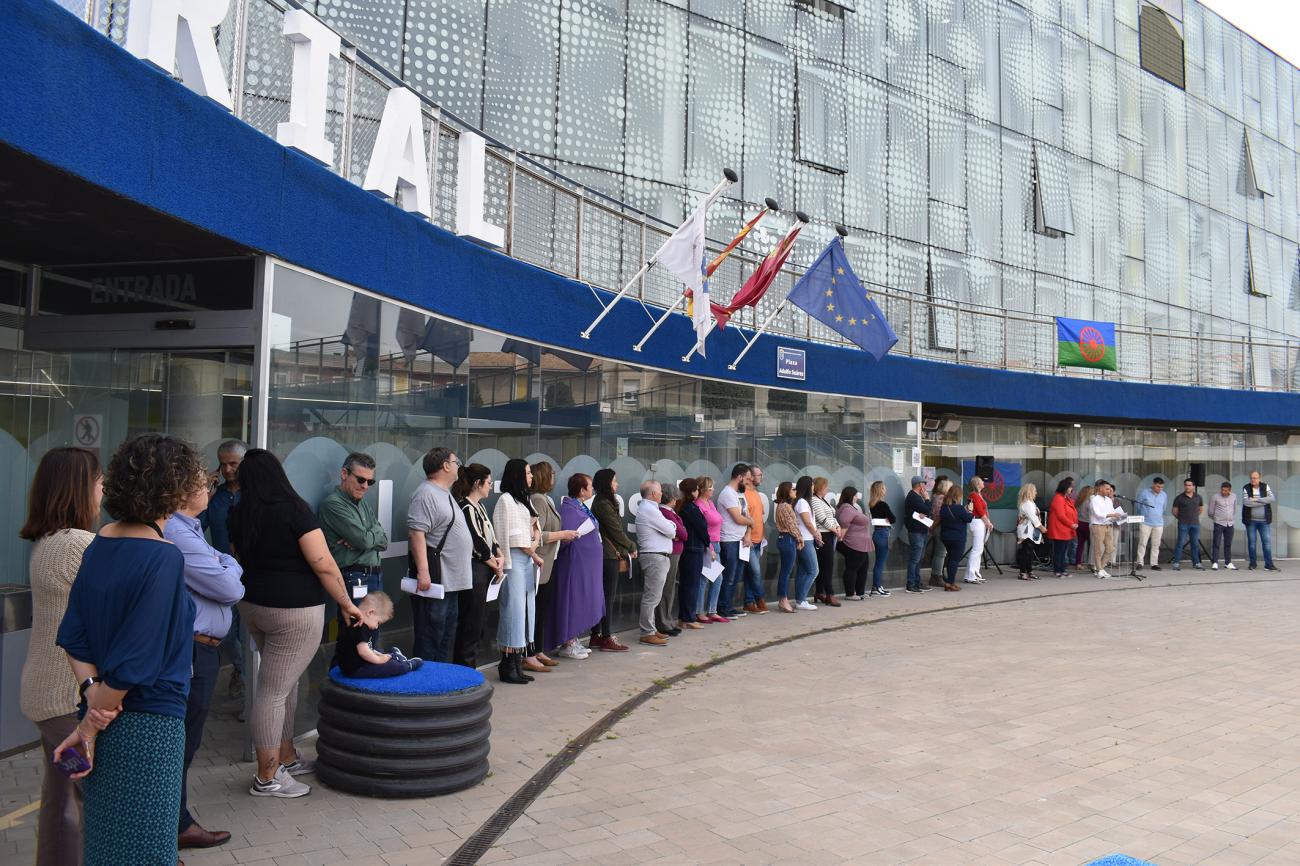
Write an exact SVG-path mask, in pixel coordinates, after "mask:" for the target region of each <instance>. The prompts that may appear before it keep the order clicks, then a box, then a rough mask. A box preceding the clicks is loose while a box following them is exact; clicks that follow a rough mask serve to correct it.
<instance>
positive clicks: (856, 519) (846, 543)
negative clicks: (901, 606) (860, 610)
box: [835, 486, 889, 601]
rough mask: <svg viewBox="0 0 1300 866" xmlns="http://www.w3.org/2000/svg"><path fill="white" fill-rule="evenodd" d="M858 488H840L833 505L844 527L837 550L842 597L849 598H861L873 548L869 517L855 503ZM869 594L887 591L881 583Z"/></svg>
mask: <svg viewBox="0 0 1300 866" xmlns="http://www.w3.org/2000/svg"><path fill="white" fill-rule="evenodd" d="M859 498H860V497H859V496H858V488H856V487H853V486H849V487H845V488H844V489H843V490H842V491H840V500H839V501H840V504H839V507H838V508H836V509H835V519H836V521H838V522H839V524H840V526H842V527H843V528H844V537H843V538H842V539H840V553H841V554H842V555H843V556H844V597H845V598H846V599H849V600H851V601H862V600H863V599H864V598H866V596H865V595H863V593H865V592H866V591H867V563H868V562H869V561H870V560H871V553H872V552H873V551H874V550H875V549H876V546H875V544H873V543H872V540H871V535H872V532H871V518H870V517H868V516H867V515H865V514H863V513H862V509H860V508H859V507H858V499H859ZM871 594H872V595H878V594H884V595H888V594H889V593H887V592H885V591H884V589H883V587H882V588H881V592H880V593H877V592H876V591H875V590H874V589H873V590H872V591H871Z"/></svg>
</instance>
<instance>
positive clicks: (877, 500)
mask: <svg viewBox="0 0 1300 866" xmlns="http://www.w3.org/2000/svg"><path fill="white" fill-rule="evenodd" d="M867 511H868V512H870V514H871V546H872V548H874V550H875V553H876V563H875V566H874V567H873V568H872V570H871V594H872V595H889V590H887V589H885V584H884V573H885V560H886V559H888V558H889V533H890V531H891V530H892V529H893V527H894V524H895V523H897V522H898V518H896V517H894V511H893V509H891V508H890V507H889V503H888V502H886V501H885V482H883V481H873V482H871V490H870V491H869V492H868V496H867Z"/></svg>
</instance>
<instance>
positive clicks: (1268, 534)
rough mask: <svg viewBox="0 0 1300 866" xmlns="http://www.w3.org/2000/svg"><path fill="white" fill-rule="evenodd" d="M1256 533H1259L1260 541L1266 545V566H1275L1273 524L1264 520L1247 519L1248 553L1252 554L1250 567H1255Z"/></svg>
mask: <svg viewBox="0 0 1300 866" xmlns="http://www.w3.org/2000/svg"><path fill="white" fill-rule="evenodd" d="M1255 533H1259V540H1260V543H1261V544H1263V545H1264V567H1265V568H1272V567H1273V525H1272V524H1270V523H1265V522H1264V521H1262V520H1247V521H1246V553H1247V554H1248V555H1249V556H1250V567H1251V568H1254V567H1255Z"/></svg>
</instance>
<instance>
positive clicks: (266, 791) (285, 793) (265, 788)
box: [248, 767, 311, 800]
mask: <svg viewBox="0 0 1300 866" xmlns="http://www.w3.org/2000/svg"><path fill="white" fill-rule="evenodd" d="M248 793H250V794H252V795H253V796H254V797H281V798H283V799H287V800H291V799H293V798H295V797H303V796H306V795H307V794H310V793H311V786H310V785H304V784H303V783H302V782H299V781H298V780H297V779H295V778H294V777H293V776H290V775H289V773H288V772H287V771H286V770H285V769H284V767H279V768H277V769H276V771H275V775H274V776H272V777H271V781H269V782H263V781H262V780H261V779H259V778H257V774H256V773H254V774H253V787H251V788H249V789H248Z"/></svg>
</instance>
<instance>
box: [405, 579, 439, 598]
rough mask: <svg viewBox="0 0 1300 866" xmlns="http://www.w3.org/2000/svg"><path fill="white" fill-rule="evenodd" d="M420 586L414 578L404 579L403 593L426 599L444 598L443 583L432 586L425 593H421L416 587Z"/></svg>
mask: <svg viewBox="0 0 1300 866" xmlns="http://www.w3.org/2000/svg"><path fill="white" fill-rule="evenodd" d="M419 585H420V584H419V583H418V582H417V581H416V579H415V578H413V577H404V578H402V592H409V593H410V594H411V595H420V596H424V597H425V598H442V597H443V589H442V584H441V583H434V584H430V585H429V588H428V589H426V590H425V591H424V592H419V591H418V590H417V589H416V587H418V586H419Z"/></svg>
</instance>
